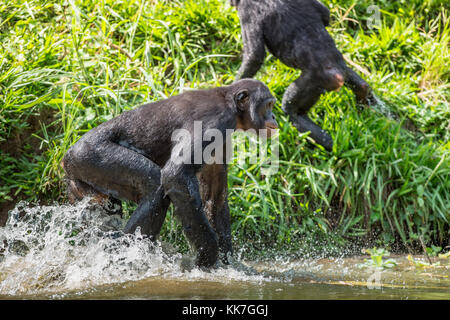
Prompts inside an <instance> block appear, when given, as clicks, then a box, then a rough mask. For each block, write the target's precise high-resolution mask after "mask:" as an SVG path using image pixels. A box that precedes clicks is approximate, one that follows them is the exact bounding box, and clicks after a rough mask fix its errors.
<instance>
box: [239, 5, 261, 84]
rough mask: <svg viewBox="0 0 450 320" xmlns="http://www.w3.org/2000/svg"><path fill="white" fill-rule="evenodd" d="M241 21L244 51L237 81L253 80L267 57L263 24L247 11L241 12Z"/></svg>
mask: <svg viewBox="0 0 450 320" xmlns="http://www.w3.org/2000/svg"><path fill="white" fill-rule="evenodd" d="M241 12H242V13H241ZM239 19H240V22H241V31H242V41H243V46H244V50H243V57H242V65H241V67H240V68H239V71H238V72H237V76H236V80H239V79H244V78H252V77H253V76H254V75H255V74H256V72H258V70H259V68H261V66H262V64H263V63H264V57H265V55H266V50H265V47H264V36H263V24H262V22H261V21H254V19H252V18H251V15H250V14H247V13H246V10H242V11H239Z"/></svg>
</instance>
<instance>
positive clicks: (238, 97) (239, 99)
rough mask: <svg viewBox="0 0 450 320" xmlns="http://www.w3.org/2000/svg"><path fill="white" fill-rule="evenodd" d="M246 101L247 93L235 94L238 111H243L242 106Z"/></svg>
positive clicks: (243, 91)
mask: <svg viewBox="0 0 450 320" xmlns="http://www.w3.org/2000/svg"><path fill="white" fill-rule="evenodd" d="M247 99H248V91H247V90H242V91H240V92H238V93H237V94H236V104H237V107H238V109H239V110H241V111H243V110H244V104H245V103H246V102H247Z"/></svg>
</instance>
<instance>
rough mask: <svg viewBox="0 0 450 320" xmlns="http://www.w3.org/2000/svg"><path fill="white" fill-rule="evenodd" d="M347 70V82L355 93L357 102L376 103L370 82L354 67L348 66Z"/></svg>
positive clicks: (364, 103)
mask: <svg viewBox="0 0 450 320" xmlns="http://www.w3.org/2000/svg"><path fill="white" fill-rule="evenodd" d="M346 72H347V74H346V76H345V84H346V85H347V86H348V87H349V88H350V89H352V91H353V92H354V93H355V96H356V102H357V103H358V104H363V105H372V104H374V103H376V101H375V98H374V96H373V93H372V90H371V89H370V86H369V84H368V83H367V82H366V81H364V80H363V79H362V78H361V77H360V76H359V75H358V74H357V73H356V72H355V71H353V70H352V69H350V68H347V70H346Z"/></svg>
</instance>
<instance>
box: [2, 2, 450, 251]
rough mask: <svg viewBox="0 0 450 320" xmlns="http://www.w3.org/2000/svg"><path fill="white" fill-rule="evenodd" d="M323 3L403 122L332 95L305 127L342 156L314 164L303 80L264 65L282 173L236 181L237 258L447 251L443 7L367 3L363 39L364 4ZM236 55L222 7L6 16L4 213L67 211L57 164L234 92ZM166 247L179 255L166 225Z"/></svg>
mask: <svg viewBox="0 0 450 320" xmlns="http://www.w3.org/2000/svg"><path fill="white" fill-rule="evenodd" d="M324 2H325V4H327V5H328V6H329V7H330V10H331V14H332V23H331V26H330V27H329V31H330V33H331V34H332V36H333V37H334V39H335V40H336V43H337V45H338V47H339V48H340V50H341V51H342V52H343V54H344V55H345V57H346V59H347V60H348V61H349V63H350V64H352V65H353V66H355V68H357V70H358V71H359V72H362V73H363V74H362V75H363V76H364V78H365V79H366V80H367V81H368V82H369V83H370V84H371V86H372V87H373V88H374V90H375V92H376V94H377V96H378V97H380V98H381V100H382V101H383V102H384V104H385V105H386V106H387V108H389V109H390V110H392V111H393V112H395V113H396V114H397V115H398V116H399V120H398V121H394V120H389V119H387V118H386V117H384V116H383V115H382V114H380V113H378V112H375V111H374V110H370V109H364V110H362V111H358V108H357V107H356V105H355V101H354V97H353V95H352V93H351V92H350V91H349V90H347V89H343V90H341V92H339V93H335V92H333V93H328V94H326V95H324V96H323V97H322V98H321V100H320V101H319V102H318V104H317V105H316V106H315V108H313V109H312V110H311V117H312V118H313V119H314V120H316V121H317V122H318V123H319V124H320V125H321V126H322V127H323V128H324V129H326V130H327V131H328V132H330V134H331V135H332V136H333V139H334V141H335V147H334V150H333V152H332V153H328V152H326V151H324V150H322V149H321V148H314V147H313V146H312V144H311V143H310V142H309V140H308V137H307V134H302V135H300V134H299V133H298V132H297V131H296V130H295V129H294V128H293V127H292V126H291V125H290V123H289V121H288V119H287V118H286V115H284V114H283V113H282V112H281V109H280V103H281V98H282V96H283V93H284V91H285V89H286V87H287V86H288V85H289V83H291V82H292V81H293V80H294V79H296V78H297V77H298V76H299V74H300V71H299V70H293V69H290V68H288V67H286V66H284V65H283V64H281V63H280V62H279V61H278V60H276V59H275V58H274V57H273V56H271V55H267V57H266V63H265V65H264V67H263V68H262V69H261V70H260V71H259V72H258V74H257V78H258V79H260V80H262V81H263V82H265V83H266V84H267V85H268V86H269V88H270V89H271V91H272V92H273V94H274V95H275V96H276V97H277V99H278V103H277V107H276V115H277V118H278V121H279V124H280V143H281V144H280V167H279V171H278V173H277V174H276V175H274V176H268V177H264V176H262V175H261V173H260V167H259V166H258V165H250V164H248V163H246V164H244V165H239V164H237V163H233V164H232V165H231V166H230V174H229V180H228V183H229V190H230V193H229V201H230V207H231V215H232V229H233V234H234V235H235V243H236V245H237V246H243V245H244V244H246V245H250V246H251V245H254V246H255V247H257V246H259V245H265V244H267V243H271V245H272V246H273V247H285V248H291V249H292V250H298V249H301V248H302V247H303V246H308V244H309V246H310V247H314V246H315V243H316V241H319V242H320V241H322V242H325V243H332V245H331V246H332V247H334V246H341V247H342V246H349V245H350V244H352V243H361V242H371V243H373V244H374V245H377V246H385V247H388V248H391V249H392V248H397V247H399V248H403V249H407V250H409V251H413V250H415V249H418V248H420V242H419V238H422V239H423V241H424V242H425V243H426V244H427V246H430V245H431V244H434V245H440V246H444V245H448V242H449V241H448V239H449V238H450V237H449V224H448V221H449V219H450V178H449V174H450V166H449V150H450V142H449V137H450V134H449V132H450V110H449V103H448V101H449V92H450V90H449V81H448V79H449V74H450V69H449V66H450V55H449V52H448V43H449V41H450V30H449V17H448V7H447V8H446V7H445V5H446V1H418V0H415V1H395V2H392V1H387V0H384V1H374V2H373V4H375V5H377V6H379V8H380V10H381V18H382V21H381V22H382V23H381V27H380V28H378V29H370V28H368V27H367V20H368V18H369V16H370V14H369V13H368V12H367V7H368V6H369V5H370V4H368V3H366V2H362V1H361V2H356V1H354V0H352V1H351V0H344V1H337V0H332V1H324ZM241 50H242V42H241V37H240V26H239V19H238V17H237V14H236V11H235V9H234V8H232V7H230V6H229V4H228V1H225V0H210V1H206V0H197V1H193V0H185V1H181V0H180V1H176V0H175V1H133V0H130V1H110V0H104V1H76V0H70V1H60V2H55V1H43V0H35V1H19V0H14V1H3V0H0V205H1V202H3V203H5V202H9V201H16V200H18V199H19V198H23V199H27V200H37V199H41V200H45V201H52V200H57V201H64V200H65V197H64V192H63V191H64V188H63V183H62V177H63V172H62V169H61V168H60V166H59V162H60V160H61V158H62V156H63V155H64V153H65V152H66V151H67V149H68V148H69V147H70V146H71V145H72V144H73V143H74V142H75V141H77V139H78V138H79V137H80V136H81V135H82V134H83V133H85V132H87V131H88V130H90V129H91V128H93V127H95V126H96V125H98V124H100V123H102V122H104V121H106V120H108V119H111V118H112V117H114V116H116V115H118V114H120V113H121V112H123V111H124V110H127V109H131V108H134V107H136V106H138V105H140V104H142V103H145V102H149V101H156V100H159V99H163V98H166V97H169V96H171V95H175V94H178V93H180V92H181V91H183V89H184V88H204V87H213V86H219V85H226V84H229V83H231V82H232V81H233V79H234V75H235V74H236V71H237V69H238V68H239V65H240V61H241V60H240V52H241ZM404 124H405V125H406V124H408V127H414V129H413V130H411V131H410V130H406V129H405V128H404ZM132 208H133V207H131V209H130V210H132ZM163 234H164V237H165V239H168V240H169V241H172V242H176V243H182V244H183V243H184V239H183V237H182V236H181V235H180V229H179V227H178V225H177V224H176V222H175V221H174V220H173V219H172V218H171V217H169V218H168V220H167V223H166V225H165V227H164V233H163ZM249 239H250V241H249Z"/></svg>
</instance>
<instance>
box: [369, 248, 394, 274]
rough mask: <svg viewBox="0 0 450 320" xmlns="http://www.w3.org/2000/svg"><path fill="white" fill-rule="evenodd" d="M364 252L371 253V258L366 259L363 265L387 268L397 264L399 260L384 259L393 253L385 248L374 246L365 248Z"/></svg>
mask: <svg viewBox="0 0 450 320" xmlns="http://www.w3.org/2000/svg"><path fill="white" fill-rule="evenodd" d="M363 252H364V253H366V254H368V255H370V260H369V259H364V264H363V265H362V266H363V267H375V268H378V269H387V268H394V267H396V266H397V262H396V261H395V260H394V259H388V260H383V257H389V256H390V255H391V254H390V252H388V251H386V250H385V249H382V248H381V249H379V248H372V249H365V250H364V251H363Z"/></svg>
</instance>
